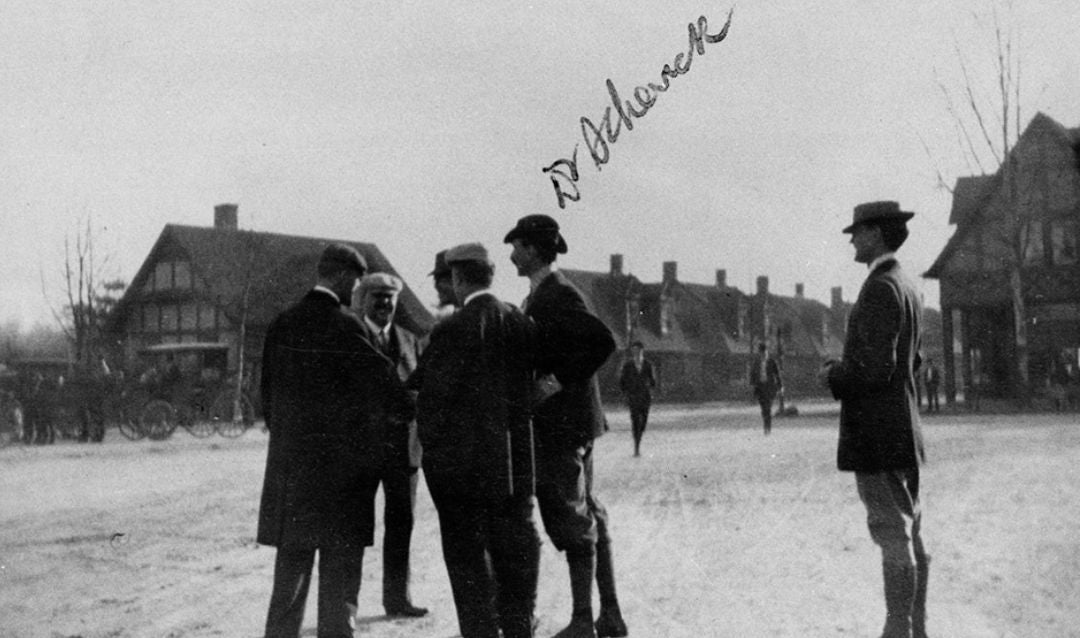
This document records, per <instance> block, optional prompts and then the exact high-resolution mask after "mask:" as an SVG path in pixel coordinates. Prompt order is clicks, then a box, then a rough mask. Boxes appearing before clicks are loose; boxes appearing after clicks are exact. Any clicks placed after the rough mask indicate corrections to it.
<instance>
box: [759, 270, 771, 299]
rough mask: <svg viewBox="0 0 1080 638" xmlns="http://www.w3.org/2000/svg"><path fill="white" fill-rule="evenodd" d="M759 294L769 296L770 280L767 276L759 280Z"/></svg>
mask: <svg viewBox="0 0 1080 638" xmlns="http://www.w3.org/2000/svg"><path fill="white" fill-rule="evenodd" d="M757 294H759V295H767V294H769V278H768V277H766V276H765V275H761V276H760V277H758V278H757Z"/></svg>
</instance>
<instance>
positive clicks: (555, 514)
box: [503, 215, 627, 638]
mask: <svg viewBox="0 0 1080 638" xmlns="http://www.w3.org/2000/svg"><path fill="white" fill-rule="evenodd" d="M503 241H504V243H507V244H512V245H513V247H514V249H513V252H512V253H511V254H510V261H512V262H513V263H514V265H515V266H516V267H517V271H518V274H519V275H521V276H523V277H528V278H529V289H530V292H529V296H528V298H526V300H525V304H524V310H525V314H527V315H529V316H530V317H532V318H533V320H534V321H536V324H537V329H538V331H539V335H540V336H539V339H540V349H539V350H538V360H537V374H538V381H539V388H538V393H539V395H540V396H541V397H542V400H541V401H540V403H539V404H538V405H537V406H536V407H535V409H534V415H533V427H534V429H535V432H536V468H537V471H536V500H537V502H538V503H539V505H540V517H541V518H542V519H543V521H544V529H545V530H546V531H547V533H548V536H549V537H550V538H551V542H552V544H553V545H555V547H556V548H557V549H559V550H560V551H565V552H566V560H567V563H568V564H569V567H570V592H571V595H572V597H573V615H572V616H571V619H570V624H569V625H568V626H567V627H566V628H565V629H563V630H562V631H561V632H559V633H558V634H557V635H556V638H577V637H585V638H593V637H594V636H598V635H599V636H625V635H626V634H627V632H626V624H625V623H624V622H623V618H622V612H621V611H620V609H619V601H618V598H617V597H616V595H615V570H614V567H613V565H612V558H611V538H610V537H609V536H608V525H607V511H606V510H605V509H604V506H603V505H601V504H600V502H599V501H598V500H597V499H596V497H595V496H594V495H593V492H592V484H593V461H592V450H593V440H594V439H595V438H596V437H598V436H600V435H601V434H603V432H604V430H605V429H606V425H607V422H606V421H605V418H604V410H603V407H602V406H601V404H600V390H599V385H598V383H597V380H596V371H597V370H599V369H600V366H602V365H604V362H605V361H607V359H608V357H609V356H611V353H612V352H614V350H615V339H614V337H613V336H612V334H611V330H609V329H608V327H607V326H605V325H604V323H603V322H602V321H600V320H599V319H598V318H597V317H596V315H594V314H593V313H592V312H590V311H589V309H588V307H587V305H586V304H585V299H584V297H583V296H582V294H581V292H580V291H579V290H578V289H577V288H575V287H574V285H573V284H572V283H570V280H569V279H567V278H566V277H565V276H564V275H563V274H562V273H561V272H559V271H558V269H556V268H555V258H556V256H557V255H560V254H564V253H566V252H567V249H568V247H567V244H566V240H565V239H563V236H562V234H561V233H560V232H559V224H558V223H557V222H556V221H555V220H554V219H552V218H551V217H548V216H547V215H527V216H525V217H522V218H521V219H519V220H518V222H517V224H516V225H515V226H514V228H513V229H511V230H510V232H508V233H507V234H506V237H505V238H504V239H503ZM594 577H595V579H596V588H597V590H598V592H599V594H600V612H599V614H598V616H597V617H596V620H595V621H594V620H593V617H592V581H593V578H594Z"/></svg>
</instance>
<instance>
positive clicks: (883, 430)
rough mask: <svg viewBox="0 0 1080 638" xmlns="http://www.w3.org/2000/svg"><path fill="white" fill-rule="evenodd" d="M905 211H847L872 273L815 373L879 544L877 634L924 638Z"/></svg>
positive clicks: (914, 323)
mask: <svg viewBox="0 0 1080 638" xmlns="http://www.w3.org/2000/svg"><path fill="white" fill-rule="evenodd" d="M913 215H914V213H909V212H905V211H902V210H900V205H899V204H897V203H896V202H871V203H867V204H860V205H859V206H856V207H855V211H854V216H853V221H852V224H851V225H850V226H848V227H847V228H845V229H844V232H845V233H850V234H851V243H852V244H853V245H854V247H855V261H856V262H858V263H861V264H866V265H867V267H868V268H869V271H870V274H869V275H868V276H867V278H866V282H865V283H863V286H862V289H861V290H860V291H859V297H858V299H857V300H856V301H855V305H854V306H853V307H852V309H851V314H850V315H849V317H848V325H847V339H846V341H845V342H844V355H843V359H841V360H840V361H828V362H826V363H825V365H823V366H822V369H821V372H820V373H819V378H820V379H821V380H822V381H823V382H824V383H825V384H826V385H827V387H828V388H829V389H830V390H831V391H832V394H833V397H835V398H836V399H839V400H840V442H839V446H838V451H837V466H838V467H839V469H840V470H841V471H847V472H854V473H855V485H856V488H857V489H858V492H859V498H860V499H861V500H862V502H863V504H864V505H865V507H866V513H867V525H868V526H869V528H870V536H871V538H872V539H873V540H874V542H875V543H876V544H877V545H878V546H879V547H880V548H881V557H882V572H883V575H884V583H885V609H886V618H885V628H884V631H883V633H882V638H912V637H913V638H926V586H927V576H928V568H929V564H930V558H929V556H927V554H926V550H925V548H924V547H923V541H922V535H921V531H920V530H921V527H922V510H921V506H920V502H919V466H920V465H921V463H922V461H923V441H922V432H921V428H920V425H919V406H918V404H917V403H916V400H915V375H916V373H917V372H918V370H919V364H920V361H919V334H920V332H919V323H920V321H921V319H922V300H921V297H920V294H919V291H918V288H917V287H916V286H915V283H914V282H913V281H912V280H911V279H910V278H909V277H908V276H907V274H906V273H904V271H903V270H902V269H901V268H900V262H899V261H897V259H896V255H895V251H896V250H897V249H898V248H900V246H901V245H902V244H903V243H904V241H905V240H906V239H907V236H908V230H907V220H908V219H911V217H912V216H913Z"/></svg>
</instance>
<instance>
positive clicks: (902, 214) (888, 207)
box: [843, 201, 915, 233]
mask: <svg viewBox="0 0 1080 638" xmlns="http://www.w3.org/2000/svg"><path fill="white" fill-rule="evenodd" d="M914 216H915V213H912V212H908V211H906V210H900V204H899V203H897V202H892V201H881V202H867V203H865V204H859V205H858V206H856V207H855V212H854V213H853V214H852V216H851V225H850V226H848V227H847V228H845V229H844V231H843V232H845V233H850V232H852V231H854V230H855V227H856V226H859V225H860V224H867V223H870V222H878V221H885V220H896V221H902V222H906V221H907V220H909V219H911V218H912V217H914Z"/></svg>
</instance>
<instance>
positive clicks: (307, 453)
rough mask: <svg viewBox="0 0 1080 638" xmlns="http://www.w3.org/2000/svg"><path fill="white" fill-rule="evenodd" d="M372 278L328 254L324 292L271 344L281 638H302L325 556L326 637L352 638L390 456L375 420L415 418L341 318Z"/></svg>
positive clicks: (268, 389) (355, 258) (266, 400)
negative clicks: (362, 282)
mask: <svg viewBox="0 0 1080 638" xmlns="http://www.w3.org/2000/svg"><path fill="white" fill-rule="evenodd" d="M366 270H367V264H366V263H365V261H364V258H363V257H362V256H361V255H360V253H358V252H357V251H356V250H355V249H354V248H352V247H351V246H348V245H344V244H333V245H331V246H328V247H327V248H326V249H325V250H324V251H323V253H322V257H321V258H320V259H319V262H318V266H317V272H318V276H317V280H316V285H315V287H314V288H313V289H312V290H310V291H309V292H308V293H307V294H306V295H305V296H304V297H303V299H301V300H300V301H299V302H298V303H297V304H295V305H294V306H292V307H291V308H289V309H287V310H285V311H284V312H282V313H281V314H280V315H278V317H277V318H276V319H274V321H273V322H272V323H271V324H270V328H269V329H268V331H267V334H266V341H265V343H264V346H263V371H262V379H261V391H262V401H263V412H264V415H265V417H266V427H267V428H268V429H269V431H270V443H269V447H268V449H267V455H266V473H265V477H264V480H263V491H262V499H261V502H260V505H259V525H258V537H257V539H258V542H259V543H261V544H263V545H271V546H273V547H276V548H277V556H276V559H275V563H274V585H273V591H272V592H271V595H270V609H269V612H268V614H267V619H266V636H268V637H270V638H297V636H299V635H300V630H301V626H302V624H303V619H304V605H305V601H306V599H307V593H308V588H309V586H310V584H311V573H312V567H313V565H314V560H315V555H316V553H317V554H318V556H319V592H318V635H319V636H320V637H333V638H351V636H352V635H353V628H352V625H353V622H354V613H355V608H356V602H357V592H358V588H359V583H360V574H361V570H362V566H363V551H364V547H366V546H369V545H371V544H372V536H373V533H374V528H375V511H374V510H375V492H376V490H377V489H378V486H379V471H380V468H381V467H382V461H383V455H384V449H383V445H382V440H383V434H382V429H383V423H382V422H381V421H379V420H377V419H375V418H374V417H373V415H376V414H388V415H395V416H394V418H396V419H397V420H398V421H399V422H401V423H407V422H408V421H409V420H410V419H411V418H412V412H413V405H412V401H411V400H410V398H409V396H408V394H407V393H406V391H405V388H404V386H403V384H402V383H401V380H400V378H398V375H397V373H396V372H395V371H394V369H393V366H392V365H391V363H390V361H389V360H388V359H387V358H386V357H385V356H383V355H382V354H380V353H379V352H378V351H376V350H375V348H374V347H373V346H372V345H371V344H370V343H368V341H367V340H366V339H365V338H364V332H363V329H362V327H361V325H360V321H359V320H358V319H357V318H356V316H355V315H352V314H350V313H349V312H347V311H345V310H344V309H343V308H342V306H343V305H345V306H348V305H349V303H350V300H351V297H352V293H353V289H354V288H355V286H356V283H357V280H358V279H359V278H360V277H361V276H363V274H364V272H365V271H366Z"/></svg>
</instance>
